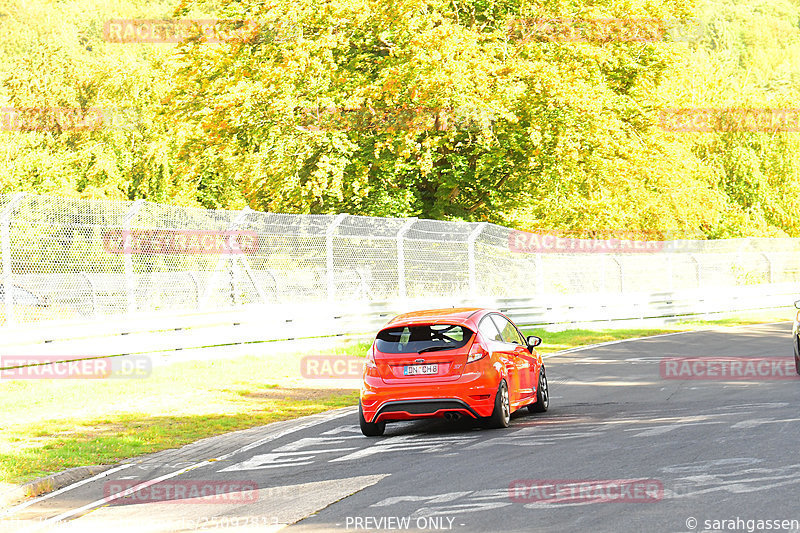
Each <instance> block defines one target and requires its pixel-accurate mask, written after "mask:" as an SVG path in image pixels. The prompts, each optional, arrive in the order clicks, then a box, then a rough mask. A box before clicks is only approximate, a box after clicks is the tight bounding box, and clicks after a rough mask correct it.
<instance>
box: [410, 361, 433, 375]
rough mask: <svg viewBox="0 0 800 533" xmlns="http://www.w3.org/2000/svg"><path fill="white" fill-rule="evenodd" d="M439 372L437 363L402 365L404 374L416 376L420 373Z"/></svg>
mask: <svg viewBox="0 0 800 533" xmlns="http://www.w3.org/2000/svg"><path fill="white" fill-rule="evenodd" d="M438 372H439V365H438V364H432V365H408V366H405V367H403V375H404V376H418V375H421V374H436V373H438Z"/></svg>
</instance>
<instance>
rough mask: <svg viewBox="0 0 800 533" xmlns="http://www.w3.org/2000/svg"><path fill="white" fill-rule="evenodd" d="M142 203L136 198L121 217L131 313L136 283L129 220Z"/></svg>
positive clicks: (133, 216)
mask: <svg viewBox="0 0 800 533" xmlns="http://www.w3.org/2000/svg"><path fill="white" fill-rule="evenodd" d="M143 205H144V200H136V201H135V202H133V205H131V208H130V209H129V210H128V212H127V213H125V218H123V219H122V236H123V241H122V248H123V255H122V263H123V266H124V268H125V292H126V293H127V300H128V314H129V315H130V314H133V313H134V312H135V311H136V283H135V280H134V277H133V249H132V247H131V246H130V245H132V239H131V235H130V231H131V221H132V220H133V219H134V218H135V217H136V215H138V214H139V210H140V209H141V208H142V206H143Z"/></svg>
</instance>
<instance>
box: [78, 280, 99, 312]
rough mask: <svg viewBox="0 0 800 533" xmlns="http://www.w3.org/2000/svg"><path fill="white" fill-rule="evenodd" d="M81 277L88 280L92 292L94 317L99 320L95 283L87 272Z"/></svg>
mask: <svg viewBox="0 0 800 533" xmlns="http://www.w3.org/2000/svg"><path fill="white" fill-rule="evenodd" d="M80 275H81V277H82V278H83V279H85V280H86V284H87V285H89V290H90V291H91V292H92V317H93V318H97V291H96V290H95V289H94V283H92V278H90V277H89V274H87V273H86V272H80Z"/></svg>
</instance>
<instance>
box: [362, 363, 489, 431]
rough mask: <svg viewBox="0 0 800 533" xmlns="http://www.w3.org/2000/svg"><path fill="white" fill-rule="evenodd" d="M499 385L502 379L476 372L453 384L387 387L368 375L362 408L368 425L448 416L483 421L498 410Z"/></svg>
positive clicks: (364, 384) (363, 388)
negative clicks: (495, 408) (496, 395)
mask: <svg viewBox="0 0 800 533" xmlns="http://www.w3.org/2000/svg"><path fill="white" fill-rule="evenodd" d="M499 382H500V377H499V376H497V378H496V379H492V378H489V377H487V376H486V375H481V374H478V373H476V374H471V375H465V376H462V377H461V378H460V379H459V380H458V381H455V382H450V383H440V384H435V385H434V384H430V385H428V384H415V385H405V384H402V385H387V384H386V383H384V382H383V381H382V380H381V379H380V378H372V377H369V376H367V377H365V379H364V382H363V384H362V388H361V407H362V410H363V413H364V418H365V419H366V420H367V422H384V421H388V420H413V419H418V418H435V417H443V416H444V415H445V414H446V413H458V414H460V415H461V416H464V417H468V418H482V417H487V416H491V414H492V411H493V410H494V399H495V394H497V388H498V385H499Z"/></svg>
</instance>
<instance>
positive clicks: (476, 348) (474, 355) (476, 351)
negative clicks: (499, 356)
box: [467, 341, 489, 363]
mask: <svg viewBox="0 0 800 533" xmlns="http://www.w3.org/2000/svg"><path fill="white" fill-rule="evenodd" d="M487 355H489V352H487V351H486V350H485V349H484V348H483V346H481V343H479V342H478V341H475V342H473V343H472V348H470V349H469V355H468V356H467V363H471V362H473V361H477V360H478V359H483V358H484V357H486V356H487Z"/></svg>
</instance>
